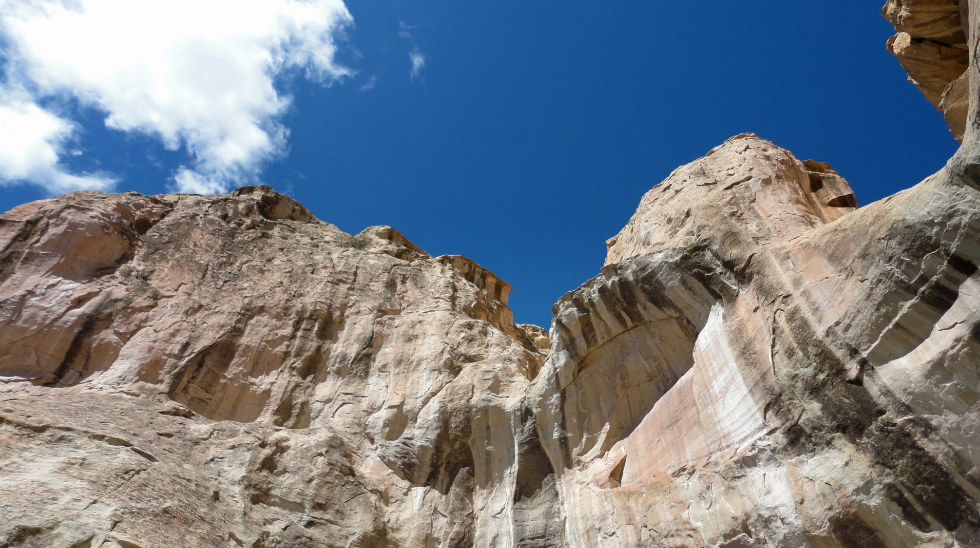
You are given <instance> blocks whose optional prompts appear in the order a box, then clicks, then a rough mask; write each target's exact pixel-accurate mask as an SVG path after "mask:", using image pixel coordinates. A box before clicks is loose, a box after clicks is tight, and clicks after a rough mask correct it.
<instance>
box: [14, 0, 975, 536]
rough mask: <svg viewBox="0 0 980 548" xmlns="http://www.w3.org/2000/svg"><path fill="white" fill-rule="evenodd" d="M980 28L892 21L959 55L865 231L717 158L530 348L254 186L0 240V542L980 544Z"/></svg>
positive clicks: (651, 218)
mask: <svg viewBox="0 0 980 548" xmlns="http://www.w3.org/2000/svg"><path fill="white" fill-rule="evenodd" d="M929 6H938V7H935V9H933V8H931V7H929ZM976 7H977V4H976V2H974V3H973V6H971V8H972V9H970V10H965V9H963V10H961V9H960V6H957V10H956V12H955V13H953V12H951V11H950V9H949V6H948V5H945V4H943V5H939V4H933V3H932V2H924V1H921V0H920V1H912V0H905V1H894V2H889V4H888V5H887V6H886V8H885V13H886V16H887V17H889V19H890V20H893V21H895V22H896V25H897V26H899V27H900V29H905V31H903V32H908V33H909V36H920V37H927V38H923V39H924V40H925V39H928V40H932V41H935V42H937V43H943V44H947V45H950V44H953V43H954V42H955V43H958V42H957V40H960V38H962V40H963V41H964V43H967V44H968V45H969V47H970V57H969V59H971V60H972V64H971V65H970V67H969V68H968V69H967V70H966V71H965V72H963V74H964V75H965V76H964V77H963V78H965V80H964V81H965V82H967V84H968V85H966V89H967V90H968V91H969V93H968V99H969V103H968V104H969V106H968V108H966V110H965V114H964V116H963V131H962V135H963V145H962V146H961V148H960V150H959V151H958V152H957V154H956V155H955V156H954V157H953V158H952V159H951V160H950V162H949V163H948V164H947V165H946V166H945V167H943V168H942V169H940V170H939V171H938V172H937V173H936V174H935V175H933V176H931V177H929V178H928V179H927V180H926V181H923V182H921V183H919V184H917V185H915V186H913V187H912V188H910V189H908V190H905V191H903V192H900V193H898V194H896V195H894V196H892V197H889V198H886V199H885V200H882V201H880V202H877V203H874V204H870V205H867V206H864V207H862V208H860V209H858V208H857V202H856V199H855V197H854V195H853V193H852V192H851V189H850V187H849V185H848V184H847V182H846V181H845V180H844V179H843V178H842V177H841V176H840V175H839V174H837V173H836V172H835V171H834V170H833V169H832V168H831V167H830V166H829V165H827V164H826V163H822V162H817V161H813V160H806V161H800V160H799V159H797V158H796V157H795V156H793V154H791V153H790V152H789V151H787V150H785V149H782V148H780V147H778V146H776V145H775V144H773V143H771V142H768V141H766V140H764V139H762V138H759V137H758V136H755V135H753V134H743V135H738V136H736V137H733V138H731V139H729V140H728V141H726V142H725V143H723V144H722V145H720V146H718V147H717V148H715V149H713V150H712V151H710V152H709V153H708V154H707V155H706V156H705V157H703V158H700V159H698V160H695V161H694V162H692V163H690V164H687V165H685V166H682V167H680V168H678V169H676V170H675V171H674V172H673V173H671V174H670V176H668V177H667V179H666V180H664V181H663V182H662V183H660V184H658V185H656V186H655V187H654V188H653V189H652V190H651V191H650V192H648V193H647V194H646V195H645V196H644V197H643V198H642V200H641V202H640V204H639V207H638V209H637V211H636V213H635V214H634V215H633V217H632V218H631V219H630V220H629V221H628V223H627V224H626V226H625V227H624V228H623V229H622V230H621V231H620V233H619V234H618V235H616V236H615V237H613V238H611V239H610V240H609V241H608V242H607V245H608V255H607V259H606V262H605V265H604V266H602V268H601V271H600V273H599V274H598V275H597V276H596V277H595V278H593V279H592V280H589V281H588V282H586V283H585V284H583V285H582V286H581V287H579V288H577V289H575V290H573V291H571V292H569V293H568V294H566V295H565V296H563V297H562V298H561V299H560V300H559V302H558V303H557V304H556V305H555V308H554V321H553V323H552V326H551V330H550V333H545V332H544V330H543V329H541V328H537V327H535V326H528V325H515V324H514V323H513V319H512V316H511V313H510V310H509V309H508V308H507V293H508V290H509V289H510V286H509V285H508V284H506V283H505V282H503V281H502V280H500V279H499V278H497V277H496V276H495V275H494V274H493V273H492V272H490V271H489V270H487V269H485V268H483V267H481V266H480V265H477V264H476V263H474V262H473V261H470V260H469V259H466V258H464V257H461V256H442V257H431V256H429V255H428V254H427V253H426V252H425V251H423V250H422V249H420V248H419V247H418V246H416V245H414V244H412V243H411V242H410V241H409V240H408V239H407V238H406V237H405V236H403V235H401V234H400V233H398V232H397V231H396V230H394V229H392V228H390V227H371V228H368V229H365V230H364V231H362V232H361V233H360V234H356V235H353V234H347V233H344V232H342V231H340V230H339V229H337V228H336V227H335V226H333V225H330V224H329V223H325V222H322V221H320V220H318V219H316V218H315V217H314V216H313V215H312V214H311V213H310V212H309V211H307V210H306V209H305V208H304V207H303V206H301V205H300V204H298V203H297V202H296V201H294V200H292V199H291V198H288V197H286V196H283V195H281V194H278V193H276V192H274V191H272V190H271V189H268V188H265V187H246V188H242V189H239V190H237V191H235V192H233V193H231V194H230V195H225V196H191V195H161V196H143V195H139V194H135V193H128V194H124V195H109V194H100V193H94V192H83V193H75V194H70V195H67V196H63V197H60V198H55V199H52V200H46V201H41V202H34V203H31V204H25V205H23V206H20V207H18V208H15V209H14V210H12V211H10V212H8V213H6V214H4V215H2V216H0V546H78V547H82V546H90V547H94V546H121V547H133V546H144V547H149V546H230V547H234V546H253V547H263V546H365V547H373V546H553V547H565V546H640V545H643V546H692V547H694V546H698V547H700V546H812V547H823V546H827V547H829V546H913V545H915V546H962V547H967V546H976V545H978V544H980V514H978V502H980V466H978V462H980V441H978V440H980V438H978V436H977V428H978V425H980V272H978V264H980V141H978V137H980V131H978V129H980V116H978V111H980V107H978V102H977V97H978V93H977V91H978V90H977V86H978V85H980V82H978V80H980V78H978V77H977V63H976V59H977V47H976V44H977V36H976V34H977V33H971V32H968V31H963V30H962V29H960V31H959V32H960V34H957V31H956V30H955V29H952V30H950V28H951V27H952V26H955V25H954V24H953V21H954V20H955V21H959V22H960V24H961V26H962V22H963V21H970V22H971V23H970V24H971V25H972V26H971V27H969V28H977V26H976V24H975V23H976V22H977V17H978V10H977V9H976ZM943 29H945V30H943ZM896 42H898V39H896V40H895V41H893V42H892V44H893V47H894V43H896ZM900 57H901V56H900ZM928 59H929V58H927V61H926V62H925V64H924V65H923V66H928V65H929V63H936V62H937V61H936V60H935V59H934V58H931V59H932V61H928ZM903 63H904V62H903ZM909 70H910V77H912V78H913V79H914V80H915V81H916V82H917V83H918V85H920V87H921V86H923V85H925V84H923V83H922V82H926V81H928V78H926V77H920V76H916V74H915V71H914V70H913V69H909ZM930 70H938V69H935V67H933V69H930ZM956 78H958V79H963V78H961V77H960V76H958V75H957V76H956ZM950 85H952V84H950V83H947V84H946V88H949V87H950ZM946 88H944V89H946ZM947 91H948V90H947ZM924 93H925V91H924ZM945 93H946V91H944V92H943V94H942V95H941V97H944V96H945ZM927 96H928V93H927ZM941 103H942V101H940V104H941ZM941 108H942V107H941ZM950 112H951V111H947V112H946V114H947V119H950ZM951 125H953V126H954V127H953V130H954V131H956V127H955V124H954V123H953V122H951Z"/></svg>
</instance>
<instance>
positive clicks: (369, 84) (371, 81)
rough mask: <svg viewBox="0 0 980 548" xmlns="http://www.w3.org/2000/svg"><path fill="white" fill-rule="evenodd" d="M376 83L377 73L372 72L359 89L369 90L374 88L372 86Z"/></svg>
mask: <svg viewBox="0 0 980 548" xmlns="http://www.w3.org/2000/svg"><path fill="white" fill-rule="evenodd" d="M376 85H378V75H377V74H372V75H371V78H369V79H368V81H367V82H364V84H362V85H361V87H360V89H359V91H370V90H372V89H374V86H376Z"/></svg>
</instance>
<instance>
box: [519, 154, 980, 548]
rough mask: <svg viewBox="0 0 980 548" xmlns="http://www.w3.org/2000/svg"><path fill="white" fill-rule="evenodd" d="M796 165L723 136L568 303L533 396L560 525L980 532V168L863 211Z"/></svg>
mask: <svg viewBox="0 0 980 548" xmlns="http://www.w3.org/2000/svg"><path fill="white" fill-rule="evenodd" d="M807 166H814V167H816V166H815V164H813V163H812V162H806V163H802V162H799V161H797V160H795V159H794V158H793V157H792V156H791V155H790V154H789V153H788V152H787V151H785V150H782V149H780V148H778V147H776V146H775V145H773V144H772V143H769V142H767V141H764V140H762V139H759V138H757V137H755V136H753V135H741V136H737V137H734V138H732V139H730V140H729V141H727V142H726V143H725V144H723V145H722V146H720V147H718V148H717V149H715V150H714V151H712V152H711V153H710V154H709V155H708V156H706V157H705V158H702V159H700V160H697V161H695V162H694V163H692V164H689V165H687V166H684V167H681V168H679V169H677V170H676V171H675V172H674V173H673V174H672V175H671V176H670V177H669V178H668V179H667V180H666V181H664V182H663V183H661V184H660V185H658V186H657V187H655V188H654V189H653V190H651V191H650V192H649V193H647V195H646V196H644V198H643V200H642V201H641V204H640V208H639V210H638V211H637V213H636V214H635V215H634V216H633V218H632V219H631V220H630V222H629V223H628V224H627V226H626V227H625V228H624V229H623V230H622V231H621V232H620V234H619V235H617V236H616V237H614V238H612V239H611V240H610V241H609V243H608V245H609V255H608V258H607V264H606V266H605V267H604V268H603V271H602V274H601V275H600V276H598V277H597V278H595V279H593V280H591V281H590V282H589V283H587V284H585V285H584V286H582V287H581V288H579V289H577V290H575V291H573V292H571V293H569V294H567V295H566V296H565V297H563V298H562V300H561V301H560V302H559V304H558V306H557V314H556V318H555V323H554V327H553V330H552V344H553V348H552V353H551V355H550V356H549V358H548V360H547V361H546V363H545V365H544V367H543V369H542V373H541V374H540V375H539V377H538V378H537V379H536V380H535V383H534V385H533V387H532V393H533V394H534V395H535V396H536V398H537V402H536V403H535V416H536V419H537V421H538V426H539V431H540V432H541V435H542V438H541V445H542V447H543V448H544V450H545V452H546V453H547V455H548V456H549V459H550V460H551V461H552V462H554V463H556V466H555V469H556V470H557V471H559V472H558V474H557V475H558V477H557V485H558V487H557V490H558V492H559V493H560V495H561V496H560V499H561V500H562V501H563V506H562V508H563V513H564V516H565V520H566V524H567V534H568V537H569V539H571V540H572V542H571V544H573V545H576V546H637V545H671V546H705V545H707V546H712V545H726V546H727V545H752V546H807V545H809V546H912V545H937V546H941V545H944V544H947V543H952V544H954V545H961V546H970V545H973V544H976V543H977V542H978V541H980V536H978V533H980V531H978V526H980V518H978V515H977V510H976V508H977V502H978V491H977V487H978V485H980V472H978V468H977V463H978V458H980V447H978V445H980V443H978V439H977V434H978V432H977V428H978V426H977V425H978V424H980V405H978V392H977V388H978V382H980V367H978V365H980V341H978V337H977V332H978V330H980V325H978V320H980V318H978V310H977V309H978V297H980V292H978V291H980V274H978V273H977V267H976V265H977V264H978V261H980V249H978V246H977V241H978V239H980V197H978V192H977V186H976V183H977V182H976V181H975V180H973V181H966V180H963V179H961V178H959V177H956V176H953V175H951V174H950V173H948V172H947V171H943V172H940V173H939V174H937V175H936V176H934V177H932V178H930V179H929V180H928V181H925V182H923V183H921V184H920V185H917V186H916V187H914V188H912V189H910V190H907V191H905V192H902V193H899V194H898V195H896V196H893V197H891V198H889V199H887V200H884V201H882V202H878V203H875V204H872V205H869V206H866V207H864V208H861V209H859V210H854V208H853V205H854V203H853V196H851V195H850V194H849V193H848V192H847V185H846V183H845V182H844V181H843V180H842V179H840V178H839V177H838V176H836V175H834V174H832V173H830V172H829V169H827V168H826V167H824V166H820V167H821V168H822V170H823V172H818V173H817V175H818V176H819V177H827V178H831V180H832V181H833V184H832V185H827V186H825V187H824V188H831V189H833V191H832V192H830V194H829V195H828V194H824V196H833V197H831V198H829V199H827V198H823V199H819V200H815V199H814V195H813V193H812V192H809V190H812V189H813V185H810V186H809V187H808V186H807V183H808V182H810V181H812V180H813V179H814V178H815V176H814V175H813V174H814V172H813V171H808V168H807ZM834 201H836V202H835V203H839V204H840V205H837V206H832V207H831V208H830V209H829V211H828V210H827V207H828V206H826V204H827V203H828V202H834ZM824 219H836V220H835V221H833V222H825V221H824ZM913 257H914V259H913Z"/></svg>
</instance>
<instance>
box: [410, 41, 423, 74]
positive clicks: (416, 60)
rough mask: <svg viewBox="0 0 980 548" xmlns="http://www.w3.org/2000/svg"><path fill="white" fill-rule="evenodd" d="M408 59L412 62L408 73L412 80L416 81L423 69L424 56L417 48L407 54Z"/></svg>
mask: <svg viewBox="0 0 980 548" xmlns="http://www.w3.org/2000/svg"><path fill="white" fill-rule="evenodd" d="M408 58H409V60H411V61H412V70H411V72H410V73H409V74H410V75H411V77H412V80H417V79H419V78H421V77H422V69H424V68H425V55H424V54H423V53H422V52H421V51H419V48H417V47H416V48H415V49H413V50H412V51H410V52H408Z"/></svg>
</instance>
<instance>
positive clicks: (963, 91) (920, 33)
mask: <svg viewBox="0 0 980 548" xmlns="http://www.w3.org/2000/svg"><path fill="white" fill-rule="evenodd" d="M882 15H884V16H885V19H887V20H888V22H890V23H891V24H892V25H893V26H894V27H895V30H896V31H897V33H896V34H895V36H892V37H891V38H890V39H889V40H888V51H890V52H892V54H894V55H895V57H896V58H898V61H899V62H900V63H901V64H902V67H903V68H904V69H905V71H906V72H907V73H908V75H909V81H910V82H912V83H913V84H915V86H916V87H917V88H919V91H921V92H922V95H924V96H925V98H926V99H927V100H928V101H929V102H930V103H932V105H933V106H935V107H936V108H937V109H939V110H940V111H941V112H942V113H943V115H944V116H945V117H946V123H947V124H948V125H949V129H950V131H951V132H952V133H953V137H955V138H956V140H957V141H960V142H962V140H963V132H964V131H965V128H966V119H967V113H968V110H969V103H970V101H969V88H970V75H969V72H968V70H967V68H968V67H969V65H970V62H969V59H970V45H969V42H970V41H971V40H974V41H975V40H976V34H977V31H976V30H975V29H978V28H980V26H978V22H977V21H976V19H975V18H976V10H974V12H973V14H972V16H973V17H974V20H973V22H972V24H969V17H970V16H971V14H970V10H969V6H968V1H967V0H958V1H957V0H888V3H887V4H885V7H884V8H883V9H882Z"/></svg>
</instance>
